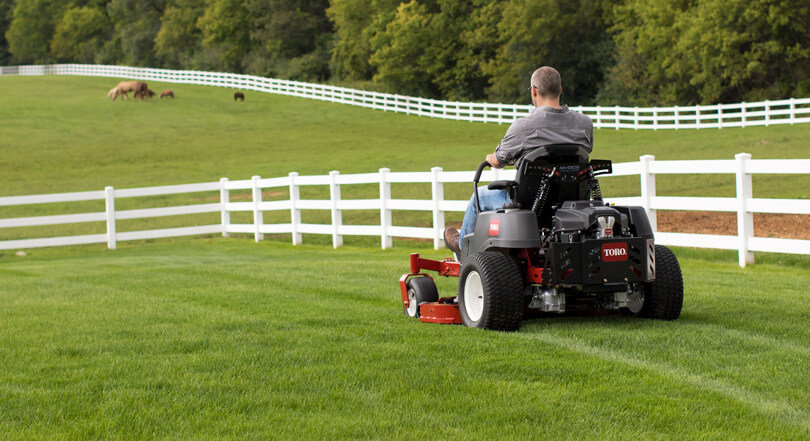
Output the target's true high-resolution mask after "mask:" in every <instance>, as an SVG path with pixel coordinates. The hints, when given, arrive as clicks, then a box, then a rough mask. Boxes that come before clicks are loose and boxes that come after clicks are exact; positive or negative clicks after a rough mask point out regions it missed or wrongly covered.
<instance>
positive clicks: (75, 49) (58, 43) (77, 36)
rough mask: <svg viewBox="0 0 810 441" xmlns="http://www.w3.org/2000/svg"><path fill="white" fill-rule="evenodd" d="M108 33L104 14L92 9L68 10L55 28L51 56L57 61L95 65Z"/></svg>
mask: <svg viewBox="0 0 810 441" xmlns="http://www.w3.org/2000/svg"><path fill="white" fill-rule="evenodd" d="M111 31H112V27H111V25H110V21H109V19H108V17H107V14H105V13H104V11H102V10H101V9H98V8H94V7H87V6H82V7H77V8H72V9H69V10H68V11H67V12H65V14H64V15H63V16H62V18H61V20H59V23H58V24H57V25H56V30H55V33H54V36H53V39H52V40H51V44H50V46H51V54H52V55H53V56H54V57H55V58H56V59H57V60H59V61H74V62H80V63H93V62H95V57H96V53H98V52H99V51H100V49H101V48H102V47H103V46H104V43H105V41H106V40H108V38H109V35H110V33H111Z"/></svg>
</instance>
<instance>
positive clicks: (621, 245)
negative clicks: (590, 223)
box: [602, 242, 627, 262]
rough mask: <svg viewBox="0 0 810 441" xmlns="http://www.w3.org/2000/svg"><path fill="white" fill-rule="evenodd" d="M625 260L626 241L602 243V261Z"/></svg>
mask: <svg viewBox="0 0 810 441" xmlns="http://www.w3.org/2000/svg"><path fill="white" fill-rule="evenodd" d="M623 260H627V243H626V242H617V243H605V244H602V262H621V261H623Z"/></svg>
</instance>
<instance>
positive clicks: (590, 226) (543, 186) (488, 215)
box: [400, 144, 683, 331]
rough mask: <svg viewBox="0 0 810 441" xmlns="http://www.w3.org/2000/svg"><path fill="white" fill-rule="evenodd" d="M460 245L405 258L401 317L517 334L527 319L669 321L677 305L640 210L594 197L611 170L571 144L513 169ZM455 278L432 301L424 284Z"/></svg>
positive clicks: (667, 265) (679, 291)
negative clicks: (499, 202) (448, 291)
mask: <svg viewBox="0 0 810 441" xmlns="http://www.w3.org/2000/svg"><path fill="white" fill-rule="evenodd" d="M488 166H490V165H489V164H488V163H487V162H486V161H485V162H482V163H481V164H480V165H479V166H478V169H477V170H476V173H475V177H474V178H473V186H474V189H475V193H474V200H475V204H476V210H477V212H478V213H479V214H478V221H477V223H476V225H475V229H474V231H473V233H471V234H468V235H466V236H464V237H463V238H461V253H460V254H456V255H455V256H454V258H447V259H444V260H440V261H438V260H430V259H423V258H421V257H419V255H418V254H411V262H410V263H411V271H410V272H409V273H408V274H404V275H403V276H402V277H401V278H400V290H401V293H402V303H403V308H404V311H405V314H407V315H408V316H410V317H414V318H418V319H419V320H420V321H423V322H431V323H461V324H464V325H465V326H468V327H473V328H484V329H494V330H503V331H515V330H517V329H518V328H520V325H521V322H522V320H523V318H524V317H529V316H531V315H533V314H535V313H537V314H538V315H544V314H562V313H575V312H583V311H596V312H604V311H613V312H621V313H622V314H624V315H629V316H636V317H647V318H654V319H662V320H674V319H677V318H678V317H679V316H680V313H681V307H682V304H683V281H682V277H681V269H680V265H679V263H678V259H677V258H676V257H675V255H674V254H673V253H672V251H670V250H669V249H668V248H666V247H664V246H661V245H655V238H654V234H653V230H652V227H651V226H650V221H649V218H648V217H647V213H646V211H645V210H644V208H643V207H635V206H627V207H624V206H615V205H611V204H607V203H605V202H604V201H603V199H602V194H601V189H600V186H599V181H598V179H597V176H599V175H604V174H609V173H611V172H612V163H611V161H607V160H589V157H588V152H587V151H586V150H585V149H583V148H582V147H581V146H579V145H571V144H564V145H561V144H558V145H550V146H545V147H540V148H537V149H535V150H533V151H532V152H531V153H529V154H528V155H526V156H524V157H523V158H522V159H521V160H520V161H519V162H518V165H517V172H516V174H515V180H514V181H494V182H491V183H489V185H488V188H489V189H503V190H507V191H508V192H509V199H510V201H511V202H509V203H507V204H505V205H504V206H503V207H501V208H498V209H496V210H493V211H484V212H481V210H480V204H479V202H478V182H479V180H480V178H481V173H482V172H483V170H484V168H486V167H488ZM424 270H428V271H435V272H437V273H438V275H441V276H447V277H459V284H458V293H457V295H456V296H450V297H439V294H438V290H437V288H436V284H435V283H434V281H433V278H432V276H430V275H429V274H427V273H424V272H423V271H424Z"/></svg>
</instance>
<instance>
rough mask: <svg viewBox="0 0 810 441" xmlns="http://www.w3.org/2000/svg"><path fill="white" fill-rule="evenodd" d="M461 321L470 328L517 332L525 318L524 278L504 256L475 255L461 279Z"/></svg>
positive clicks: (492, 253) (513, 263)
mask: <svg viewBox="0 0 810 441" xmlns="http://www.w3.org/2000/svg"><path fill="white" fill-rule="evenodd" d="M458 306H459V312H461V321H462V323H464V326H467V327H470V328H483V329H494V330H500V331H516V330H517V329H518V328H520V321H521V319H522V318H523V277H521V274H520V270H519V269H518V266H517V263H515V261H514V260H512V258H510V257H509V256H507V255H506V254H503V253H498V252H494V251H485V252H483V253H476V254H473V255H471V256H470V257H469V258H468V259H467V261H466V262H465V263H464V266H463V267H462V270H461V275H460V277H459V290H458Z"/></svg>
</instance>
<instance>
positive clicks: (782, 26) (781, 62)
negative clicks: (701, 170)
mask: <svg viewBox="0 0 810 441" xmlns="http://www.w3.org/2000/svg"><path fill="white" fill-rule="evenodd" d="M615 16H616V19H615V22H614V23H615V24H614V26H613V31H614V33H615V37H614V39H615V42H616V46H617V51H616V54H617V55H616V62H615V65H614V66H613V68H612V69H611V70H610V74H609V78H608V81H607V84H606V87H605V88H604V90H603V91H602V93H601V94H600V102H602V103H605V104H607V102H606V101H613V103H618V104H635V105H673V104H679V105H690V104H697V103H703V104H711V103H718V102H735V101H741V100H762V99H767V98H771V99H775V98H784V97H786V96H790V95H799V96H804V95H805V94H807V93H808V92H810V5H808V4H807V2H803V1H801V0H754V1H750V0H748V1H744V0H722V1H721V0H661V1H659V2H648V1H645V0H629V1H628V2H627V3H626V4H625V5H623V6H620V7H617V8H616V9H615Z"/></svg>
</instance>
